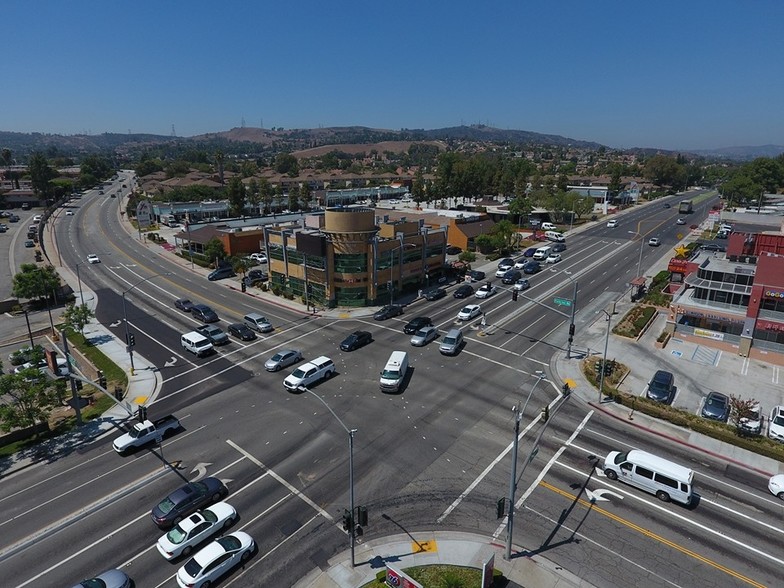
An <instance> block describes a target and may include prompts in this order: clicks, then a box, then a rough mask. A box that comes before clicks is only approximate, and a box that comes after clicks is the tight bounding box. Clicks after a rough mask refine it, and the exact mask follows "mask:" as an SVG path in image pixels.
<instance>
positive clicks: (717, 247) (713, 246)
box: [700, 243, 727, 252]
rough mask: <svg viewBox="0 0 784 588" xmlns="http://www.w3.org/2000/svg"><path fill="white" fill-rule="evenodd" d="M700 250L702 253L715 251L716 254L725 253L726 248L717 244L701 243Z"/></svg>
mask: <svg viewBox="0 0 784 588" xmlns="http://www.w3.org/2000/svg"><path fill="white" fill-rule="evenodd" d="M700 249H702V250H703V251H717V252H724V251H727V248H726V247H725V246H724V245H719V244H718V243H701V244H700Z"/></svg>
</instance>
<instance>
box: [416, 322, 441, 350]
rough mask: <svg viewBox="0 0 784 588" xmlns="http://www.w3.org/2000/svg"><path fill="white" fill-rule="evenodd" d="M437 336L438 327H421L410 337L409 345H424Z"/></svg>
mask: <svg viewBox="0 0 784 588" xmlns="http://www.w3.org/2000/svg"><path fill="white" fill-rule="evenodd" d="M437 338H438V329H437V328H435V327H434V326H432V325H431V326H427V327H422V328H421V329H419V330H418V331H417V332H416V333H414V334H413V336H412V337H411V345H413V346H414V347H424V346H425V345H427V344H428V343H430V342H431V341H435V340H436V339H437Z"/></svg>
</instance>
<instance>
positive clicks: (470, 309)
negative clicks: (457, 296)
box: [457, 304, 482, 321]
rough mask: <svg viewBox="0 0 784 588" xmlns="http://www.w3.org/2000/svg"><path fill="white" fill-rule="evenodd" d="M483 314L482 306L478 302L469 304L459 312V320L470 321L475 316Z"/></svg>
mask: <svg viewBox="0 0 784 588" xmlns="http://www.w3.org/2000/svg"><path fill="white" fill-rule="evenodd" d="M480 314H482V307H481V306H479V305H478V304H469V305H467V306H464V307H463V308H462V309H461V310H460V312H458V313H457V320H459V321H470V320H471V319H473V318H476V317H478V316H479V315H480Z"/></svg>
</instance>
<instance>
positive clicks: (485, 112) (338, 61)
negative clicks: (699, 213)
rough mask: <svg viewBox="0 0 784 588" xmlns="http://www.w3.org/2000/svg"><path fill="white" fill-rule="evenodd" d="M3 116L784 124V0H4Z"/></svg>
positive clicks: (667, 144)
mask: <svg viewBox="0 0 784 588" xmlns="http://www.w3.org/2000/svg"><path fill="white" fill-rule="evenodd" d="M0 15H1V16H2V21H3V26H2V27H1V28H0V38H1V39H2V46H3V59H2V63H3V65H2V68H0V72H2V83H1V84H0V130H4V131H20V132H42V133H61V134H75V133H91V134H97V133H103V132H120V133H127V132H128V131H129V130H130V131H131V132H148V133H156V134H164V135H168V134H170V133H171V129H172V125H174V128H175V131H176V134H177V135H178V136H191V135H195V134H200V133H205V132H217V131H224V130H228V129H230V128H233V127H239V126H241V124H242V120H243V118H244V120H245V126H248V127H258V126H261V125H262V122H263V126H264V127H265V128H270V127H273V126H274V127H284V128H287V129H288V128H312V127H319V126H325V127H326V126H346V125H360V126H367V127H373V128H387V129H400V128H426V129H433V128H441V127H448V126H456V125H460V124H476V123H482V124H487V125H491V126H494V127H498V128H506V129H520V130H529V131H535V132H540V133H550V134H557V135H563V136H566V137H572V138H575V139H583V140H590V141H597V142H599V143H602V144H605V145H608V146H611V147H618V148H624V147H658V148H664V149H690V148H691V149H698V148H715V147H726V146H739V145H763V144H768V143H774V144H783V143H784V115H783V114H782V104H784V75H782V74H784V71H783V70H784V66H782V64H784V35H782V34H781V25H782V23H783V22H784V2H782V1H781V0H775V1H774V0H755V1H753V2H747V1H743V0H737V1H728V0H713V1H710V2H709V1H704V0H687V1H683V0H681V1H671V0H659V1H656V2H636V1H629V0H626V1H616V0H612V1H609V0H608V1H605V0H599V1H597V2H586V1H576V0H558V1H552V0H549V1H539V0H528V1H526V0H516V1H513V0H510V1H506V0H499V1H490V2H480V1H478V0H476V1H473V2H469V1H465V0H449V1H446V0H419V1H417V2H409V1H398V2H395V1H391V2H379V1H369V0H366V1H364V2H357V1H353V0H338V1H335V0H333V1H332V2H327V1H323V0H316V1H311V0H299V1H297V2H282V1H277V2H270V1H267V2H264V1H258V0H256V1H251V0H246V1H244V2H238V1H234V0H224V1H222V2H215V1H211V2H207V1H202V0H189V1H173V0H166V1H160V0H158V1H156V2H152V1H148V0H135V1H134V2H122V1H115V0H73V1H71V2H64V1H61V0H57V1H54V0H49V1H43V0H4V1H3V2H2V4H0Z"/></svg>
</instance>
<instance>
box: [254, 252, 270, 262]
mask: <svg viewBox="0 0 784 588" xmlns="http://www.w3.org/2000/svg"><path fill="white" fill-rule="evenodd" d="M250 258H251V259H252V260H253V261H255V262H256V263H267V261H268V260H267V256H266V255H265V254H263V253H251V254H250Z"/></svg>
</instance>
